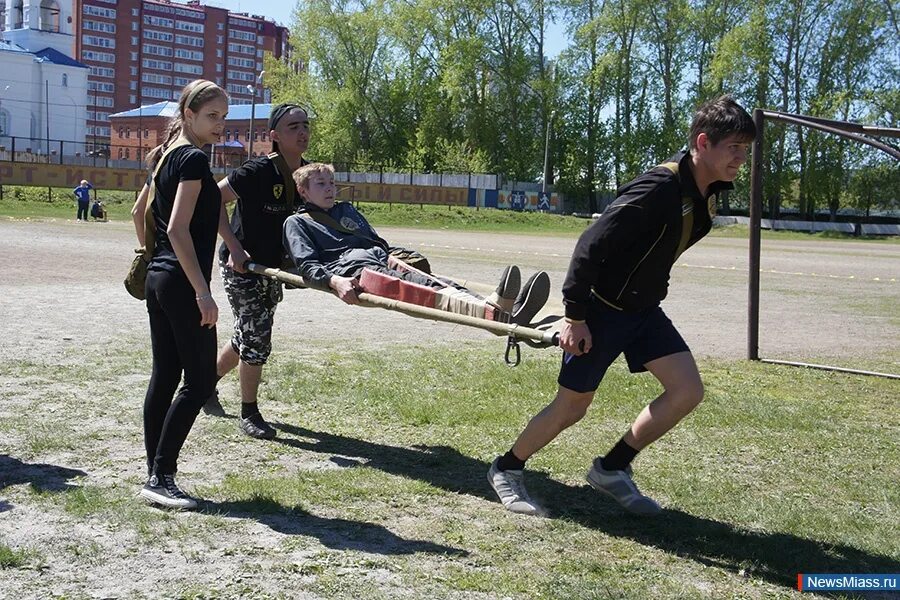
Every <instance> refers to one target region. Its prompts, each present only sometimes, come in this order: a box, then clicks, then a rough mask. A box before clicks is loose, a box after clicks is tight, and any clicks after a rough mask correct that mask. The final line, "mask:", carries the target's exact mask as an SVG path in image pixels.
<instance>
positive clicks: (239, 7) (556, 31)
mask: <svg viewBox="0 0 900 600" xmlns="http://www.w3.org/2000/svg"><path fill="white" fill-rule="evenodd" d="M203 4H208V5H210V6H221V7H222V8H227V9H228V10H230V11H232V12H246V13H250V14H252V15H261V16H263V17H268V18H270V19H273V20H274V21H277V22H278V23H280V24H282V25H284V26H285V27H290V26H291V14H292V13H293V12H294V7H295V6H296V5H297V4H296V2H293V1H292V0H205V1H204V2H203ZM567 44H568V38H567V36H566V33H565V30H564V29H563V27H562V26H561V25H558V24H551V25H550V28H549V30H548V31H547V55H548V56H550V57H551V58H555V57H556V55H557V54H559V53H560V52H561V51H562V50H563V49H564V48H565V46H566V45H567Z"/></svg>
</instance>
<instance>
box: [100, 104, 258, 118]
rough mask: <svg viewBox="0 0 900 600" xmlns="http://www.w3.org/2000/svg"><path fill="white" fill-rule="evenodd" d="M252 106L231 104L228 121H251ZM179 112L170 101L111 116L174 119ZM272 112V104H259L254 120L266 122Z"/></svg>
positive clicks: (176, 105) (175, 105)
mask: <svg viewBox="0 0 900 600" xmlns="http://www.w3.org/2000/svg"><path fill="white" fill-rule="evenodd" d="M251 106H252V105H250V104H229V105H228V116H227V117H226V118H225V120H226V121H249V120H250V108H251ZM177 111H178V103H177V102H172V101H171V100H170V101H168V102H167V101H165V100H164V101H162V102H157V103H156V104H148V105H145V106H141V107H140V108H132V109H131V110H126V111H124V112H120V113H116V114H113V115H109V116H110V118H112V117H174V116H175V113H176V112H177ZM271 111H272V105H271V104H257V105H256V110H255V111H254V114H255V116H254V117H253V118H254V119H260V120H262V121H265V120H266V119H268V118H269V113H270V112H271Z"/></svg>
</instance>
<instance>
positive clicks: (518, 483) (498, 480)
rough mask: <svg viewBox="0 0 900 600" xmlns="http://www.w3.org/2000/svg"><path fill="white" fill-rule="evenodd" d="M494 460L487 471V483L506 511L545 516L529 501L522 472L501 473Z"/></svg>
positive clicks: (538, 506)
mask: <svg viewBox="0 0 900 600" xmlns="http://www.w3.org/2000/svg"><path fill="white" fill-rule="evenodd" d="M498 460H500V458H499V457H498V458H495V459H494V462H492V463H491V468H490V470H488V475H487V478H488V482H489V483H490V484H491V487H492V488H494V492H496V493H497V496H498V497H499V498H500V502H502V503H503V507H504V508H506V510H508V511H510V512H514V513H519V514H522V515H536V516H543V515H545V514H546V511H544V509H543V507H541V505H540V504H538V503H537V502H535V501H534V500H532V499H531V497H530V496H529V495H528V490H526V489H525V475H524V473H523V472H522V471H512V470H509V471H501V470H500V469H498V468H497V461H498Z"/></svg>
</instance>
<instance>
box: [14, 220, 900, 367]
mask: <svg viewBox="0 0 900 600" xmlns="http://www.w3.org/2000/svg"><path fill="white" fill-rule="evenodd" d="M383 233H384V235H385V236H386V237H387V239H389V240H391V242H392V243H395V244H397V245H403V246H407V247H413V248H418V249H421V250H422V251H423V252H424V253H425V254H427V255H428V256H429V257H430V258H431V262H432V264H433V266H434V268H435V270H436V271H439V272H441V273H447V274H452V275H454V276H457V277H463V278H469V279H470V280H472V281H476V282H482V283H490V282H493V281H494V280H495V279H496V277H497V276H498V275H499V273H500V271H501V269H502V266H503V265H505V264H508V263H515V264H518V265H519V266H520V267H521V269H522V273H523V278H527V277H528V276H529V274H530V273H531V272H533V271H535V270H537V269H544V270H546V271H547V272H548V273H549V274H550V278H551V281H552V292H551V301H550V303H548V307H547V310H546V311H545V312H548V313H556V314H559V312H560V311H561V301H560V288H561V286H562V282H563V279H564V278H565V272H566V268H567V266H568V258H569V256H570V254H571V251H572V248H573V247H574V243H575V240H574V239H573V238H562V237H551V236H523V235H510V234H486V233H470V232H458V231H426V230H407V229H402V230H401V229H397V230H392V229H388V228H385V229H383ZM133 237H134V236H133V232H132V231H131V228H130V226H129V225H128V224H125V223H87V224H81V223H72V222H21V221H18V222H16V221H10V220H5V221H0V253H2V256H3V258H4V260H3V263H2V264H0V286H2V294H0V315H3V317H2V318H3V321H4V331H5V335H4V338H5V346H6V352H5V353H6V356H7V360H10V359H12V360H22V359H24V360H36V359H40V360H51V359H54V358H56V357H59V356H60V353H61V351H65V350H68V349H73V348H74V349H79V348H80V349H85V350H86V349H89V348H91V347H104V346H106V345H108V344H112V343H115V342H116V341H117V340H121V339H122V337H123V336H126V335H134V334H137V335H138V336H141V335H143V334H145V333H147V331H148V329H147V319H146V313H145V311H144V307H143V304H141V303H140V302H137V301H135V300H134V299H132V298H131V297H130V296H128V295H127V293H126V292H125V291H124V288H123V286H122V283H121V280H122V278H123V277H124V273H125V272H126V271H127V268H128V265H129V263H130V260H131V259H130V256H129V252H130V248H131V247H132V246H133V244H134V241H133ZM747 262H748V259H747V242H746V240H741V239H732V238H707V239H706V240H704V241H703V242H701V243H700V244H698V245H697V246H695V247H694V248H692V249H691V250H689V251H688V252H686V253H685V254H684V255H683V256H682V257H681V259H680V260H679V261H678V263H677V265H676V267H675V269H674V270H673V277H672V283H671V290H672V291H671V293H670V295H669V297H668V298H667V299H666V301H665V302H664V304H663V307H664V308H665V310H666V312H667V313H668V314H669V316H670V317H671V318H672V320H673V321H674V322H675V324H676V325H677V326H678V327H679V329H680V330H681V331H682V334H683V335H684V336H685V338H686V340H687V341H688V343H689V345H690V346H691V348H692V349H693V351H694V353H695V354H696V355H697V356H700V357H703V356H712V357H717V358H734V359H737V358H742V357H745V356H746V352H747V333H746V332H747ZM762 271H763V272H762V275H761V279H762V285H761V288H762V292H761V298H762V299H761V309H760V321H761V332H760V354H761V355H762V356H764V357H772V358H775V357H779V358H785V359H792V360H794V359H796V360H806V359H810V360H829V359H832V360H834V361H837V362H841V363H846V364H852V363H853V360H854V359H855V358H864V359H865V360H866V361H872V360H874V361H875V362H878V361H882V362H884V367H885V368H890V367H891V366H892V364H891V363H893V366H894V367H895V368H894V372H896V371H897V368H896V367H897V363H896V359H897V356H896V354H897V351H898V343H897V340H898V333H900V302H898V299H900V245H896V244H875V243H864V242H860V243H854V242H842V241H835V242H832V241H824V240H810V241H776V242H772V241H768V240H765V241H764V242H763V253H762ZM212 289H213V295H214V296H215V298H216V301H217V302H218V305H219V309H220V320H219V336H220V338H221V337H222V336H224V335H225V334H226V332H227V331H228V328H229V326H230V321H231V315H230V311H229V309H228V304H227V300H226V298H225V295H224V292H223V291H222V286H221V282H220V281H219V280H218V275H217V274H215V275H214V282H213V286H212ZM313 306H314V309H313V308H312V307H313ZM98 319H100V320H101V323H102V326H99V327H98V326H96V325H97V324H98V323H97V320H98ZM277 322H278V324H277V327H276V332H275V346H276V347H294V346H302V345H304V344H308V343H315V341H316V340H322V339H325V340H333V339H334V338H335V337H340V338H342V339H346V340H347V341H348V343H354V344H359V343H361V342H363V341H365V342H366V343H375V344H393V343H398V342H408V341H411V340H417V339H424V338H429V339H438V340H442V341H444V342H447V343H453V341H455V340H460V339H470V338H471V337H473V336H476V337H477V336H487V335H488V334H486V333H482V332H479V331H473V330H470V329H468V328H465V327H459V326H452V325H447V324H440V323H433V322H430V321H422V320H416V319H411V318H409V317H406V316H403V315H397V314H392V313H389V312H387V311H381V310H376V309H360V308H357V307H349V306H346V305H344V304H342V303H341V302H340V301H338V300H336V299H333V298H329V297H327V296H325V295H322V294H320V293H319V292H315V291H310V290H294V291H287V292H286V297H285V301H284V302H283V303H282V304H281V305H280V306H279V308H278V315H277Z"/></svg>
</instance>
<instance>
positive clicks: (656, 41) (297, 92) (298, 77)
mask: <svg viewBox="0 0 900 600" xmlns="http://www.w3.org/2000/svg"><path fill="white" fill-rule="evenodd" d="M890 8H891V5H890V3H888V2H871V1H866V0H827V1H826V0H816V1H814V2H808V1H801V0H767V1H765V2H750V1H749V0H737V1H734V0H677V1H673V2H649V1H648V0H607V1H604V2H601V1H599V0H586V1H583V0H578V1H576V0H559V1H557V2H552V3H544V2H537V1H536V0H510V1H506V0H504V1H503V2H501V1H499V0H427V1H426V2H415V3H411V2H401V1H399V0H368V1H366V2H347V1H346V0H305V1H304V2H301V3H300V4H299V5H298V9H297V13H296V20H295V23H294V27H293V39H294V40H296V48H295V56H296V57H299V59H300V61H301V65H302V67H303V68H302V69H301V70H300V71H299V72H294V71H291V70H289V69H287V68H286V67H284V66H283V65H280V66H279V65H277V64H272V63H267V65H266V69H267V70H269V71H270V73H271V75H272V76H271V77H270V78H269V82H270V83H271V85H272V87H273V89H274V96H275V98H276V100H287V99H293V100H299V101H301V102H305V103H308V104H309V105H310V106H312V108H313V110H314V112H315V114H316V119H315V122H314V129H313V139H312V143H311V147H310V152H309V154H310V156H313V157H316V158H319V159H322V160H329V161H337V162H342V163H343V162H349V161H353V160H356V161H357V162H369V163H372V164H378V165H391V166H392V167H393V166H399V167H401V168H403V169H413V170H421V171H467V170H472V171H484V172H500V173H502V174H503V175H504V176H505V177H506V178H507V179H508V180H518V181H540V180H541V179H542V177H543V163H544V145H545V143H546V133H547V130H548V124H549V125H550V136H549V144H548V146H549V157H548V158H549V160H548V162H549V170H550V173H551V176H552V180H553V183H554V184H555V186H556V188H555V189H557V190H558V191H561V192H563V193H565V194H566V195H567V198H569V200H570V202H569V205H572V206H583V207H584V209H585V210H591V211H592V212H594V211H596V210H598V209H599V206H600V200H601V197H602V196H603V195H604V194H606V193H610V192H611V191H612V190H614V189H615V188H616V187H617V186H618V185H621V184H622V183H625V182H626V181H627V180H628V179H630V178H632V177H633V176H635V175H636V174H638V173H640V172H641V171H643V170H644V169H646V168H647V167H648V166H650V165H653V164H657V163H658V162H659V161H660V160H662V159H664V158H666V157H668V156H669V155H671V154H672V153H673V152H674V151H676V150H678V149H679V148H680V147H682V146H683V145H684V141H685V133H686V127H687V124H688V123H689V121H690V117H691V113H692V110H693V109H694V107H696V106H697V105H698V104H699V103H700V102H701V101H704V100H706V99H709V98H710V97H714V96H717V95H719V94H722V93H732V94H734V95H735V96H736V97H737V98H738V99H739V101H741V102H742V103H743V104H744V105H745V106H746V107H747V108H748V109H749V108H753V107H762V108H773V109H778V110H785V111H789V112H797V113H804V114H812V115H814V116H820V117H826V118H832V119H839V120H859V121H862V122H874V123H876V124H881V125H886V126H890V127H896V126H897V125H898V115H900V85H898V81H900V59H898V55H897V54H896V52H893V51H892V50H893V49H896V47H897V44H898V41H900V38H898V33H897V32H898V29H897V24H896V20H895V19H896V14H897V11H896V10H893V9H892V10H889V9H890ZM551 21H555V22H556V23H557V24H558V25H560V26H561V27H563V28H565V29H566V30H568V31H569V32H570V33H571V35H572V38H571V40H572V41H571V43H570V45H569V46H568V47H567V48H565V49H564V51H563V52H562V53H561V54H560V55H559V56H558V57H556V58H555V59H553V60H545V57H546V55H547V52H546V47H547V41H548V39H547V36H548V26H549V23H550V22H551ZM551 115H552V118H551ZM766 135H767V138H766V147H765V151H766V152H765V155H766V161H765V165H764V171H765V175H764V186H765V190H764V195H765V198H766V204H767V206H768V207H769V209H770V211H772V213H773V214H777V213H778V212H779V211H780V210H781V208H782V207H783V206H784V207H789V206H790V207H797V208H799V209H801V210H802V211H804V212H806V213H810V212H812V211H813V210H815V209H820V208H829V209H830V210H832V212H835V211H837V210H838V209H840V208H846V207H856V206H861V205H870V206H872V207H873V208H882V209H883V208H889V206H888V205H889V203H890V201H891V200H892V197H895V196H896V193H894V194H891V193H889V192H882V191H879V193H878V194H868V195H865V196H866V197H865V199H864V198H863V196H861V195H860V194H861V193H862V192H863V191H864V188H860V187H859V186H857V185H850V183H851V182H852V181H856V176H855V172H856V171H857V170H859V169H864V168H866V167H867V165H871V164H873V163H874V162H877V159H876V158H873V154H872V152H871V151H864V152H860V151H859V149H858V147H857V145H855V144H853V143H849V142H844V141H836V140H835V139H833V138H831V137H830V136H827V135H822V134H818V133H812V132H810V131H809V130H800V129H798V128H796V127H793V126H784V125H777V126H770V127H767V132H766ZM363 156H365V161H362V160H359V159H360V158H361V157H363ZM742 183H743V181H742ZM744 187H746V186H745V185H744ZM880 189H881V188H879V190H880ZM736 194H737V195H736V197H735V201H736V202H739V201H744V202H745V201H746V198H745V197H743V198H742V197H740V196H741V195H743V196H746V190H738V191H737V192H736Z"/></svg>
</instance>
